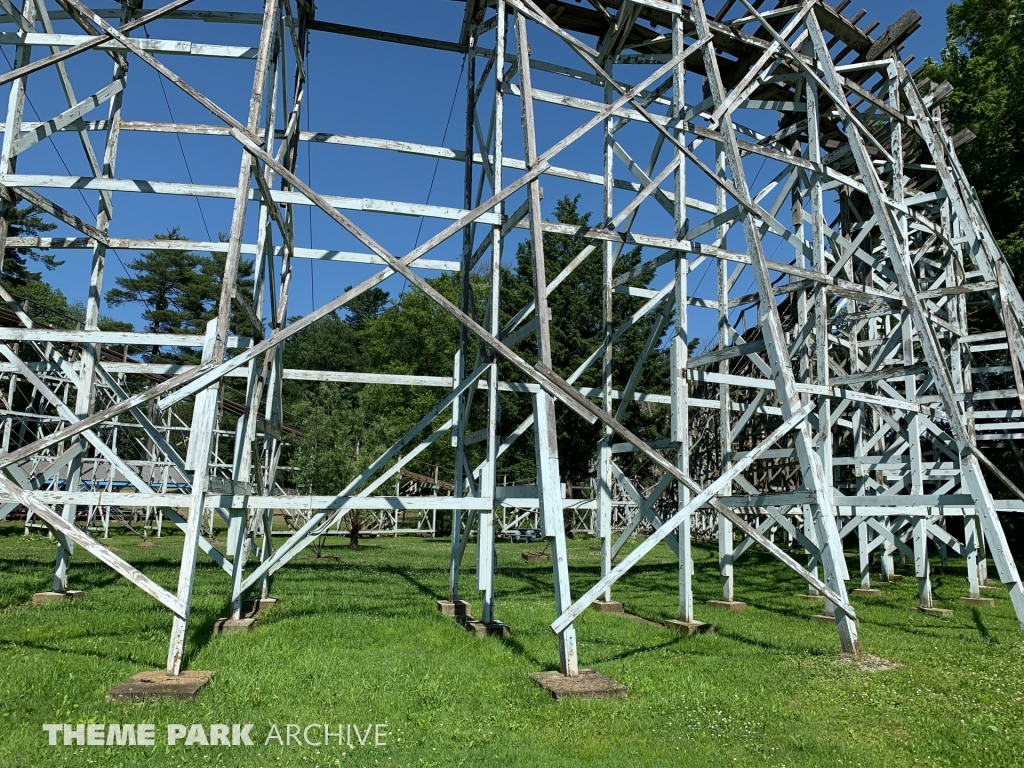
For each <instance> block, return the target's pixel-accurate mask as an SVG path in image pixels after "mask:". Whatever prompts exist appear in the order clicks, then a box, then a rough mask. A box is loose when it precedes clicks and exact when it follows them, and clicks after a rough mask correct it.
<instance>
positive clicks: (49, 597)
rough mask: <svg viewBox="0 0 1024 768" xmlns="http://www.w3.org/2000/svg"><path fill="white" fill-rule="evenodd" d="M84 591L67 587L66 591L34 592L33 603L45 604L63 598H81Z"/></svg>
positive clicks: (63, 599) (58, 601) (56, 601)
mask: <svg viewBox="0 0 1024 768" xmlns="http://www.w3.org/2000/svg"><path fill="white" fill-rule="evenodd" d="M83 597H85V592H83V591H82V590H80V589H69V590H68V591H67V592H36V593H35V594H34V595H32V604H33V605H46V604H47V603H60V602H63V601H65V600H81V599H82V598H83Z"/></svg>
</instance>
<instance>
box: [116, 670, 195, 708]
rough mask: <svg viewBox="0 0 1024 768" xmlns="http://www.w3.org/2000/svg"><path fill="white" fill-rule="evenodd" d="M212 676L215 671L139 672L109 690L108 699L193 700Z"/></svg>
mask: <svg viewBox="0 0 1024 768" xmlns="http://www.w3.org/2000/svg"><path fill="white" fill-rule="evenodd" d="M211 677H213V672H200V671H191V670H189V671H186V672H182V673H181V674H180V675H169V674H167V673H166V672H164V671H163V670H159V671H154V672H149V671H147V672H139V674H137V675H135V676H134V677H130V678H128V679H127V680H125V681H124V682H123V683H121V684H119V685H117V686H115V687H114V688H111V689H110V690H109V691H107V701H112V702H134V701H153V700H154V699H169V700H171V701H192V700H193V699H194V698H195V697H196V694H197V693H198V692H199V689H200V688H202V687H203V686H204V685H206V684H207V683H208V682H210V678H211Z"/></svg>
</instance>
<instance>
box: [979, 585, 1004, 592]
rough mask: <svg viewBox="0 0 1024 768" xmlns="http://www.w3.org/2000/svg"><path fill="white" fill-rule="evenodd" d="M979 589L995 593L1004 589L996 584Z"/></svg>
mask: <svg viewBox="0 0 1024 768" xmlns="http://www.w3.org/2000/svg"><path fill="white" fill-rule="evenodd" d="M978 589H986V590H989V591H993V592H994V591H997V590H999V589H1002V587H999V586H996V585H995V584H982V585H981V586H980V587H978Z"/></svg>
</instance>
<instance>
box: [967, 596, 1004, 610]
mask: <svg viewBox="0 0 1024 768" xmlns="http://www.w3.org/2000/svg"><path fill="white" fill-rule="evenodd" d="M960 602H961V603H963V604H964V605H970V606H973V607H975V608H995V607H996V601H995V600H993V599H992V598H991V597H961V598H960Z"/></svg>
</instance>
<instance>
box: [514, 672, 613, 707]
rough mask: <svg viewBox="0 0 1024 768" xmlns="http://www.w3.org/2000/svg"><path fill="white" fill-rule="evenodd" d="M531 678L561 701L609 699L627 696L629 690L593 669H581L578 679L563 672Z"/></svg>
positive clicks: (532, 675) (537, 673)
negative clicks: (568, 699) (570, 698)
mask: <svg viewBox="0 0 1024 768" xmlns="http://www.w3.org/2000/svg"><path fill="white" fill-rule="evenodd" d="M530 677H532V678H533V681H534V682H535V683H537V685H539V686H540V687H541V688H543V689H544V690H546V691H548V692H549V693H550V694H551V695H552V696H554V697H555V701H561V700H562V699H563V698H566V697H567V696H579V697H583V698H588V699H608V698H613V697H621V696H625V695H626V694H627V693H629V688H627V687H626V686H624V685H623V684H622V683H617V682H615V681H614V680H612V679H611V678H610V677H606V676H605V675H602V674H601V673H600V672H597V671H596V670H593V669H581V670H580V673H579V675H577V676H576V677H566V676H565V675H563V674H562V673H561V672H533V673H532V674H531V675H530Z"/></svg>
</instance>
